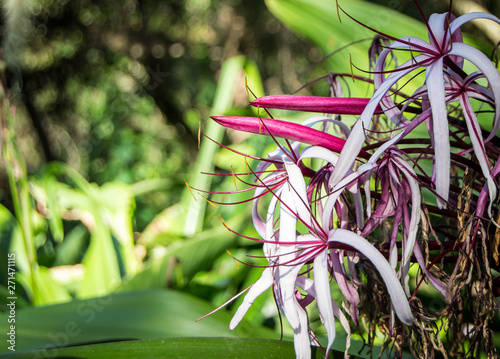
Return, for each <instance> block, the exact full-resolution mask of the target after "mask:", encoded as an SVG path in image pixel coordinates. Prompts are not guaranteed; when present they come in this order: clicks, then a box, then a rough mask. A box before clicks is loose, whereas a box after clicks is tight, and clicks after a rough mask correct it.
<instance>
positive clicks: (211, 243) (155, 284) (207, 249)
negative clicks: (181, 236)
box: [121, 226, 236, 290]
mask: <svg viewBox="0 0 500 359" xmlns="http://www.w3.org/2000/svg"><path fill="white" fill-rule="evenodd" d="M235 243H236V238H233V237H231V236H230V235H229V233H228V232H227V230H226V229H225V228H224V227H223V226H221V227H219V228H216V229H212V230H210V231H204V232H201V233H198V234H196V235H195V236H194V237H192V238H190V239H186V240H182V241H176V242H174V243H172V244H171V245H169V246H167V247H166V248H164V249H157V250H156V252H153V255H152V256H151V258H149V259H148V261H147V262H146V263H145V268H144V270H143V271H142V272H140V273H138V274H136V275H135V276H134V277H132V278H131V279H130V280H129V281H128V282H125V283H124V285H123V286H122V288H121V289H122V290H134V289H146V288H164V287H165V286H166V283H167V281H171V280H173V278H172V275H173V273H172V270H173V269H174V267H175V266H177V265H178V266H179V267H180V269H181V274H182V277H183V278H185V279H190V278H192V277H193V276H194V275H195V274H196V273H198V272H200V271H203V270H208V269H209V268H210V267H211V265H212V263H213V262H214V261H215V259H216V258H217V257H219V256H220V255H221V254H222V253H224V252H225V250H226V249H227V248H231V247H232V246H234V245H235Z"/></svg>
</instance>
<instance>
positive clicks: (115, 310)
mask: <svg viewBox="0 0 500 359" xmlns="http://www.w3.org/2000/svg"><path fill="white" fill-rule="evenodd" d="M212 310H213V308H212V306H211V305H210V304H208V303H206V302H204V301H203V300H201V299H199V298H196V297H193V296H190V295H187V294H185V293H181V292H177V291H171V290H170V291H169V290H147V291H135V292H126V293H116V294H112V295H109V296H106V297H100V298H93V299H88V300H75V301H72V302H69V303H63V304H57V305H52V306H46V307H29V308H24V309H19V310H18V311H17V313H16V323H15V326H16V351H21V350H33V349H41V348H50V347H54V346H63V345H74V344H77V343H85V342H87V343H88V342H96V341H104V340H118V339H119V340H123V339H124V338H127V339H155V338H174V337H185V336H190V337H203V336H207V335H210V336H231V337H254V338H276V339H277V338H278V337H279V334H277V333H274V332H273V331H271V330H269V329H266V328H260V327H255V326H252V325H249V324H248V323H247V322H244V323H242V324H241V325H240V326H238V328H236V329H235V330H234V331H230V330H229V328H228V326H229V322H230V320H231V316H230V315H229V314H228V313H227V312H225V311H224V310H221V311H218V312H216V313H214V314H212V315H210V316H208V317H207V318H205V319H203V320H201V321H199V322H195V320H196V319H198V318H200V317H202V316H204V315H206V314H207V313H209V312H210V311H212ZM7 317H8V314H4V315H2V316H0V332H2V333H7V332H8V331H9V323H8V322H7V319H8V318H7ZM4 343H5V342H4ZM5 352H8V348H7V347H6V345H2V346H1V347H0V353H5ZM112 357H113V356H112Z"/></svg>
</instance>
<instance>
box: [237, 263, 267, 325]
mask: <svg viewBox="0 0 500 359" xmlns="http://www.w3.org/2000/svg"><path fill="white" fill-rule="evenodd" d="M272 285H273V274H272V272H271V268H266V269H264V271H263V272H262V275H261V276H260V278H259V280H258V281H257V282H255V283H254V284H253V285H252V288H250V290H249V291H248V293H247V294H246V295H245V298H244V299H243V303H241V305H240V306H239V307H238V310H237V311H236V313H235V314H234V316H233V319H231V322H230V323H229V329H230V330H233V329H234V328H236V326H237V325H238V324H239V323H240V322H241V319H243V317H244V316H245V314H246V313H247V311H248V309H250V306H251V305H252V304H253V302H254V301H255V299H256V298H257V297H258V296H259V295H261V294H262V293H264V292H265V291H266V290H267V289H269V288H270V287H271V286H272Z"/></svg>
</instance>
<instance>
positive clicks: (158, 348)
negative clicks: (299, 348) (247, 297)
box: [2, 338, 355, 359]
mask: <svg viewBox="0 0 500 359" xmlns="http://www.w3.org/2000/svg"><path fill="white" fill-rule="evenodd" d="M38 357H39V358H69V357H71V358H75V357H77V358H87V359H100V358H121V359H156V358H158V359H160V358H161V359H164V358H176V359H191V358H192V359H199V358H221V359H255V358H259V359H271V358H273V359H290V358H294V357H295V351H294V346H293V343H291V342H287V341H279V340H265V339H240V338H175V339H163V340H143V341H121V342H116V343H102V344H92V345H84V346H78V347H70V348H58V349H52V350H49V349H46V350H39V351H34V352H29V353H19V354H10V355H6V356H2V358H6V359H7V358H12V359H21V358H30V359H31V358H38ZM312 358H317V359H320V358H321V359H323V358H325V354H324V353H323V351H322V350H321V349H320V348H318V347H313V348H312ZM328 358H334V359H336V358H338V359H341V358H344V353H342V352H336V351H333V352H331V353H330V355H329V356H328ZM351 358H353V359H354V358H355V357H353V356H351Z"/></svg>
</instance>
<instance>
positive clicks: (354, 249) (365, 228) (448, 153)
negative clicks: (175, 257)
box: [213, 13, 500, 358]
mask: <svg viewBox="0 0 500 359" xmlns="http://www.w3.org/2000/svg"><path fill="white" fill-rule="evenodd" d="M477 18H486V19H489V20H492V21H495V22H497V23H500V20H499V19H498V18H496V17H494V16H491V15H488V14H483V13H472V14H468V15H464V16H461V17H458V18H454V17H453V15H452V14H451V13H445V14H434V15H432V16H431V17H430V18H429V19H428V20H427V21H426V24H427V28H428V41H425V40H422V39H419V38H415V37H411V36H409V37H404V38H398V39H397V38H393V37H391V36H388V35H385V34H382V33H379V32H378V31H376V30H374V29H372V30H373V31H374V32H376V33H377V39H376V41H377V43H378V44H380V39H381V38H382V39H383V41H382V46H378V47H377V46H373V47H372V48H371V51H370V56H371V61H373V63H374V67H373V79H372V80H370V79H365V80H366V81H369V82H371V83H372V84H373V86H374V92H373V96H372V97H371V98H348V97H306V96H267V97H263V98H258V99H256V100H254V101H252V102H251V105H253V106H256V107H259V108H264V109H288V110H295V111H305V112H315V113H322V114H326V115H323V116H317V117H312V118H310V119H309V120H307V121H305V122H303V123H302V124H297V123H292V122H286V121H281V120H276V119H272V118H261V117H258V118H253V117H252V118H250V117H213V120H215V121H216V122H218V123H219V124H221V125H223V126H225V127H228V128H232V129H236V130H239V131H245V132H250V133H256V134H261V135H267V136H270V137H272V138H273V139H274V141H275V142H276V144H277V148H276V150H275V151H274V152H272V153H269V154H268V157H266V158H260V159H258V160H259V164H258V165H257V167H256V168H255V169H253V170H251V173H252V175H253V178H254V185H253V186H252V187H251V188H254V189H255V192H254V196H253V216H252V217H253V223H254V226H255V228H256V230H257V232H258V234H259V235H260V237H261V239H256V240H258V241H260V242H262V243H263V250H264V256H265V258H266V259H267V260H268V262H269V264H268V266H267V267H266V268H265V269H264V270H263V272H262V276H261V277H260V279H259V280H258V281H257V282H256V283H254V284H253V285H252V286H251V288H250V289H249V291H248V292H247V293H246V295H245V297H244V300H243V303H242V304H241V306H240V307H239V309H238V310H237V312H236V314H235V315H234V317H233V319H232V321H231V323H230V328H231V329H232V328H234V327H236V326H237V325H238V323H239V322H240V321H241V319H242V318H243V316H244V315H245V313H246V312H247V310H248V309H249V308H250V306H251V305H252V303H253V302H254V300H255V299H256V298H257V297H258V296H259V295H260V294H262V293H263V292H264V291H266V290H268V289H272V291H273V293H274V297H275V300H276V302H277V305H278V307H279V309H280V311H281V312H282V313H283V314H284V316H285V317H286V319H287V320H288V322H289V323H290V325H291V327H292V328H293V331H294V343H295V350H296V355H297V358H310V356H311V349H310V345H311V344H315V343H317V341H316V339H315V336H314V333H312V331H311V330H310V328H309V321H308V314H307V311H306V307H307V306H308V305H310V304H311V303H313V302H316V305H317V308H318V310H319V314H320V317H321V321H322V323H323V324H324V327H325V331H326V334H327V336H328V343H327V346H326V352H327V353H328V351H329V349H330V347H331V345H332V343H333V341H334V338H335V320H336V319H335V318H337V319H338V320H339V321H340V323H341V324H342V326H343V327H344V329H345V331H346V332H347V333H348V334H350V333H351V327H350V322H349V320H348V319H347V315H348V316H349V317H350V318H351V319H352V322H353V323H354V324H355V325H356V326H358V325H359V323H360V315H367V316H368V317H370V318H372V319H373V320H377V321H378V324H380V323H382V321H387V325H386V328H388V330H387V334H388V335H390V336H391V337H392V338H394V339H395V340H396V341H397V340H399V341H400V344H403V342H404V340H405V339H403V338H406V339H408V338H409V340H410V349H411V350H413V351H414V353H416V354H418V355H426V356H427V355H432V354H429V353H431V351H433V350H434V348H438V349H439V350H440V351H442V352H443V353H444V355H445V356H446V350H445V349H444V346H443V344H442V343H441V341H440V339H439V338H438V339H436V338H435V337H434V338H431V337H429V333H433V331H432V330H430V329H429V327H428V326H427V325H429V323H431V322H432V320H433V318H432V314H434V315H446V313H449V312H450V311H452V310H453V308H455V306H459V305H460V303H459V302H460V298H459V297H460V295H461V293H462V292H463V290H467V289H470V285H471V284H470V282H471V281H470V279H469V280H468V281H467V280H466V279H464V278H467V276H468V275H470V274H471V273H472V272H473V271H474V270H475V271H476V272H474V273H475V275H478V276H479V277H477V280H481V279H485V280H487V281H488V283H490V284H489V286H483V287H481V289H482V290H483V293H486V292H488V291H489V292H488V293H489V294H488V295H487V294H485V295H483V296H482V297H481V296H479V295H478V298H477V301H481V303H482V304H481V305H483V306H488V305H489V306H491V307H493V306H494V305H493V304H492V303H493V302H494V294H493V292H494V291H495V286H494V281H493V279H492V278H491V274H490V271H489V264H488V263H489V261H491V259H492V258H493V257H494V252H495V246H498V243H497V240H496V239H494V238H496V237H497V235H496V234H495V230H496V227H495V226H494V225H491V226H490V223H493V224H496V223H495V218H496V216H497V215H498V208H497V204H496V202H495V201H496V197H497V177H498V173H499V172H500V164H499V163H500V162H499V161H498V156H499V155H500V147H499V140H498V138H497V137H496V133H497V131H498V129H499V128H500V74H499V72H498V70H497V68H496V66H495V65H494V64H493V63H492V62H491V61H490V60H489V59H488V58H487V57H486V56H485V55H484V54H483V53H482V52H480V51H479V50H477V49H476V48H474V47H472V46H470V45H467V44H465V43H464V42H463V41H462V35H461V31H460V27H461V25H463V24H464V23H466V22H468V21H470V20H473V19H477ZM374 49H375V50H374ZM408 54H410V58H409V59H408V60H407V61H404V62H403V63H401V64H399V65H398V64H397V63H395V62H394V61H388V58H389V56H390V57H391V58H397V57H398V56H399V55H403V57H404V56H407V57H408ZM466 61H467V62H469V63H470V64H472V65H474V66H472V67H474V68H475V70H473V71H472V72H470V73H468V72H466V70H465V67H464V63H465V62H466ZM468 68H471V66H469V67H468ZM342 76H346V75H345V74H333V75H332V76H329V79H331V80H332V81H333V82H332V87H333V86H337V85H338V84H336V83H335V82H334V81H335V79H338V78H341V77H342ZM410 82H411V83H412V85H413V86H414V88H417V90H416V91H414V92H413V93H411V94H408V93H406V92H405V90H406V89H407V88H409V87H410V86H408V84H409V83H410ZM415 83H416V86H415ZM478 110H481V112H482V113H483V117H485V116H489V117H490V119H491V131H490V132H489V133H488V132H486V131H485V130H484V129H483V128H482V127H481V126H480V123H479V121H478V116H477V113H478ZM343 115H357V116H358V119H357V121H356V122H355V124H354V125H353V126H352V127H351V128H349V127H348V126H347V125H346V124H345V123H344V122H342V117H341V116H343ZM417 127H419V128H422V127H425V128H426V129H427V131H428V136H424V137H422V136H420V137H419V136H416V135H415V129H416V128H417ZM279 139H285V141H284V142H283V141H282V140H279ZM263 209H264V211H263ZM497 234H498V233H497ZM497 252H498V251H496V252H495V253H496V257H495V259H496V260H498V253H497ZM412 265H415V266H418V267H419V275H420V277H419V278H417V284H416V285H410V275H409V273H410V266H412ZM474 268H475V269H474ZM477 268H483V269H486V270H483V271H482V270H478V269H477ZM477 272H480V274H477ZM481 273H482V274H481ZM481 275H482V276H483V277H481ZM367 278H368V279H367ZM332 280H334V281H335V282H336V283H337V286H338V288H339V289H340V291H341V292H342V294H343V296H344V298H345V302H344V304H345V305H344V306H342V308H340V307H339V305H338V304H337V303H336V302H335V301H334V300H333V299H332V296H331V287H330V285H331V282H332ZM422 281H425V282H427V283H429V284H430V285H431V286H432V287H434V289H435V290H436V292H437V293H438V294H439V295H441V296H442V298H443V301H444V302H445V303H446V309H445V311H443V312H441V313H430V311H429V310H426V309H425V308H424V307H423V305H422V303H421V302H420V301H419V300H418V296H417V292H418V287H419V286H420V285H421V283H422ZM371 285H376V286H377V291H380V290H382V292H383V293H382V294H381V295H380V296H379V297H373V298H375V299H377V300H379V303H378V304H373V305H374V307H373V308H374V310H375V312H376V313H369V314H367V313H360V308H363V307H364V306H366V304H365V305H363V300H366V298H367V294H366V293H367V292H369V291H370V290H375V289H373V287H370V286H371ZM381 288H382V289H381ZM470 290H471V291H472V289H470ZM476 290H477V288H476ZM412 291H413V292H412ZM384 298H387V299H390V300H386V301H384ZM492 298H493V299H492ZM383 311H385V312H383ZM478 317H479V319H477V318H476V322H475V323H473V324H474V325H476V326H477V325H478V324H480V325H481V326H482V327H481V330H475V331H469V332H468V334H467V335H465V339H464V336H463V335H462V337H460V338H462V339H463V340H462V343H463V341H464V340H476V341H479V342H480V343H482V344H481V348H483V350H487V351H488V350H489V351H491V350H493V351H494V348H493V349H491V347H492V345H491V343H490V342H488V340H490V339H491V338H490V339H488V330H487V324H488V320H489V319H490V318H491V317H490V318H487V317H484V316H482V317H481V315H478ZM374 318H376V319H374ZM454 320H455V321H454V322H453V321H450V322H449V324H448V325H449V328H452V329H453V328H454V329H453V330H455V331H456V332H457V333H458V332H460V333H463V330H462V329H463V326H464V325H465V324H464V323H463V322H460V320H459V319H454ZM485 328H486V329H485ZM452 329H450V331H453V330H452ZM434 334H435V336H436V335H437V336H439V334H436V332H434ZM456 335H457V336H460V335H459V334H456ZM348 338H349V335H348ZM455 339H456V338H455ZM455 339H453V340H455ZM426 340H427V341H428V342H432V345H430V344H429V345H424V344H422V343H423V342H425V341H426ZM490 341H491V340H490ZM419 343H420V344H419ZM436 343H438V344H436ZM488 343H489V344H488ZM450 345H451V348H452V349H451V350H452V351H453V350H454V351H456V352H459V351H460V350H461V349H460V348H457V347H454V345H455V344H450ZM429 348H430V349H429ZM422 353H423V354H422Z"/></svg>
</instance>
